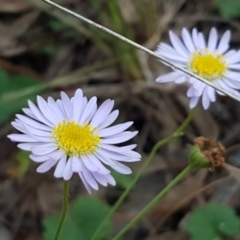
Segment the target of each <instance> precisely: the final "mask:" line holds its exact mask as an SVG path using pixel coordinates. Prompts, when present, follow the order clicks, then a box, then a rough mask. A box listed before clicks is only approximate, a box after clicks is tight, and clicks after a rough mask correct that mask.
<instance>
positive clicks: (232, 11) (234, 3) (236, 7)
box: [214, 0, 240, 18]
mask: <svg viewBox="0 0 240 240" xmlns="http://www.w3.org/2000/svg"><path fill="white" fill-rule="evenodd" d="M214 2H215V4H216V6H217V7H218V9H219V11H220V14H221V15H222V16H223V17H225V18H234V17H238V16H240V1H238V0H215V1H214Z"/></svg>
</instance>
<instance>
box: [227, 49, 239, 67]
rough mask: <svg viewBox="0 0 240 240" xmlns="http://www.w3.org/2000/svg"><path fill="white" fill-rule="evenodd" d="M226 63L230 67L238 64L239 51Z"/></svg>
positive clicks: (228, 58)
mask: <svg viewBox="0 0 240 240" xmlns="http://www.w3.org/2000/svg"><path fill="white" fill-rule="evenodd" d="M226 61H227V64H228V65H230V64H234V63H238V62H239V61H240V51H237V53H236V54H234V55H232V56H230V57H226Z"/></svg>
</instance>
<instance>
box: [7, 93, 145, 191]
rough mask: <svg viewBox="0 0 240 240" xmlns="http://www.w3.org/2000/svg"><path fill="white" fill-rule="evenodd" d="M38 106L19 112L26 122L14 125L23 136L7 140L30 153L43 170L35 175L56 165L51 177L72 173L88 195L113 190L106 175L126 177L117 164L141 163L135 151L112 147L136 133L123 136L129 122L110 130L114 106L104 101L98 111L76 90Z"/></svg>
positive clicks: (67, 176)
mask: <svg viewBox="0 0 240 240" xmlns="http://www.w3.org/2000/svg"><path fill="white" fill-rule="evenodd" d="M37 104H38V106H36V105H35V104H34V103H33V102H31V101H29V102H28V105H29V108H24V109H23V111H24V113H25V114H26V115H27V116H24V115H21V114H17V115H16V116H17V119H16V120H15V121H14V122H12V125H13V126H14V127H15V128H16V129H18V130H19V131H20V132H22V133H23V134H10V135H8V137H9V138H10V139H11V140H12V141H14V142H20V144H18V147H19V148H21V149H23V150H26V151H31V152H32V154H31V155H30V158H31V159H32V160H33V161H35V162H38V163H41V165H40V166H39V167H38V168H37V172H39V173H44V172H47V171H48V170H49V169H50V168H52V167H53V166H54V165H56V168H55V171H54V176H55V177H57V178H63V179H64V180H69V179H70V178H71V177H72V175H73V173H74V172H76V173H78V174H79V176H80V178H81V179H82V182H83V184H84V185H85V187H86V189H87V190H88V192H89V193H90V192H91V188H93V189H96V190H97V189H98V184H99V183H100V184H101V185H103V186H107V185H108V184H111V185H115V180H114V178H113V177H112V175H111V172H110V170H109V169H108V168H107V167H106V166H110V167H111V168H113V169H114V170H116V171H117V172H119V173H122V174H130V173H131V172H132V171H131V169H130V168H129V167H127V166H125V165H123V164H122V163H120V162H135V161H140V158H141V156H140V154H138V153H137V152H135V151H133V150H132V149H134V148H135V147H136V145H135V144H133V145H126V146H121V147H119V146H115V145H114V144H118V143H123V142H125V141H128V140H129V139H131V138H133V137H134V136H135V135H136V134H137V131H135V132H131V131H125V130H126V129H127V128H129V127H130V126H131V125H132V123H133V122H126V123H122V124H118V125H115V126H111V127H109V126H110V125H111V124H112V123H113V122H114V121H115V120H116V118H117V117H118V114H119V111H118V110H114V111H112V108H113V105H114V101H113V100H110V99H109V100H106V101H105V102H103V103H102V105H101V106H100V107H99V108H97V98H96V97H92V98H91V99H90V100H89V101H88V100H87V98H86V97H84V96H83V93H82V90H81V89H78V90H77V91H76V93H75V95H74V96H73V97H72V98H69V97H68V96H67V95H66V94H65V93H64V92H61V99H59V100H57V101H55V100H54V99H53V98H52V97H49V98H48V100H47V101H45V100H44V99H43V98H42V97H40V96H38V97H37Z"/></svg>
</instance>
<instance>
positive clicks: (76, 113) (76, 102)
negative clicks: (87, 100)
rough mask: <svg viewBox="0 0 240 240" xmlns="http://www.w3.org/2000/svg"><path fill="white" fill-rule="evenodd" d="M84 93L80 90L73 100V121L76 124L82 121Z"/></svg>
mask: <svg viewBox="0 0 240 240" xmlns="http://www.w3.org/2000/svg"><path fill="white" fill-rule="evenodd" d="M82 105H83V92H82V90H81V89H78V90H77V91H76V93H75V95H74V98H73V120H74V121H76V122H79V121H80V118H81V115H82V110H83V106H82Z"/></svg>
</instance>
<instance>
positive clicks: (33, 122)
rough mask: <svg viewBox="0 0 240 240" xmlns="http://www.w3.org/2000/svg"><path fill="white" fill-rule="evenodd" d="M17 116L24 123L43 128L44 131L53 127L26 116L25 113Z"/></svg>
mask: <svg viewBox="0 0 240 240" xmlns="http://www.w3.org/2000/svg"><path fill="white" fill-rule="evenodd" d="M16 116H17V118H18V119H20V120H21V121H22V122H23V123H24V124H27V125H29V126H31V127H34V128H37V129H41V130H44V131H51V130H52V128H50V127H49V126H46V125H43V124H41V123H39V122H37V121H35V120H33V119H31V118H29V117H26V116H24V115H21V114H16Z"/></svg>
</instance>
